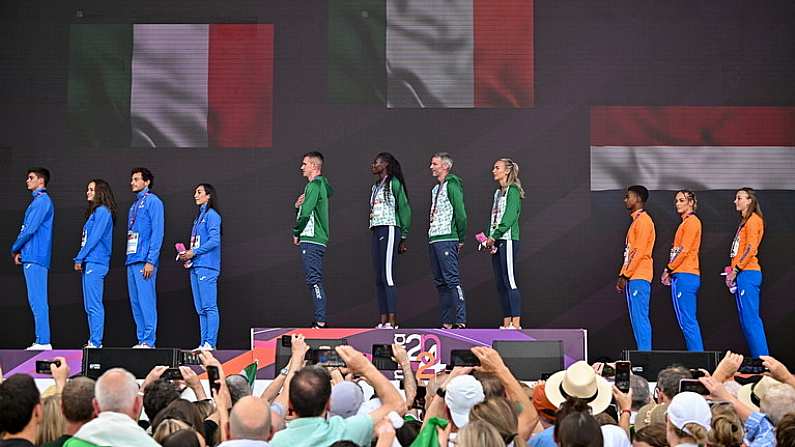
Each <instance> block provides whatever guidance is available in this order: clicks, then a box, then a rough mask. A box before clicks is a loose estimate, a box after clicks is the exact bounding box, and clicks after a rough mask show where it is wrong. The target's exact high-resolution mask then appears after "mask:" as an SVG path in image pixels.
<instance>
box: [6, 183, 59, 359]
mask: <svg viewBox="0 0 795 447" xmlns="http://www.w3.org/2000/svg"><path fill="white" fill-rule="evenodd" d="M49 181H50V171H48V170H47V169H45V168H30V169H28V172H27V178H26V179H25V186H27V188H28V191H30V192H31V194H32V195H33V200H32V201H31V202H30V205H28V208H27V209H26V210H25V219H24V220H23V221H22V228H21V229H20V230H19V236H17V239H16V240H15V241H14V244H13V245H12V246H11V257H12V258H13V260H14V263H15V264H16V265H21V266H22V272H23V273H24V274H25V284H26V285H27V288H28V304H30V310H31V311H33V323H34V325H35V328H36V341H34V342H33V344H32V345H30V346H28V347H27V349H28V350H29V351H44V350H50V349H52V345H51V344H50V308H49V304H47V274H48V273H49V271H50V259H51V258H52V222H53V219H54V218H55V208H54V207H53V204H52V199H50V195H49V194H47V183H48V182H49Z"/></svg>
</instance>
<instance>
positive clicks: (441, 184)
mask: <svg viewBox="0 0 795 447" xmlns="http://www.w3.org/2000/svg"><path fill="white" fill-rule="evenodd" d="M446 183H447V180H445V181H443V182H442V183H439V184H438V185H437V189H436V195H435V196H434V197H433V203H432V204H431V222H433V217H434V216H435V215H436V205H437V202H438V201H439V194H440V193H441V192H442V188H443V187H444V185H445V184H446Z"/></svg>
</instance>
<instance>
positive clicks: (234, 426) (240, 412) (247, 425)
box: [229, 396, 271, 441]
mask: <svg viewBox="0 0 795 447" xmlns="http://www.w3.org/2000/svg"><path fill="white" fill-rule="evenodd" d="M229 436H230V437H231V439H250V440H258V441H267V440H268V439H269V438H270V436H271V409H270V405H268V401H266V400H264V399H259V398H257V397H254V396H246V397H243V398H241V399H240V400H239V401H237V403H236V404H235V406H234V407H232V412H231V413H230V414H229Z"/></svg>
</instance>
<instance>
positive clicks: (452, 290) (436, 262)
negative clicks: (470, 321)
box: [428, 241, 467, 324]
mask: <svg viewBox="0 0 795 447" xmlns="http://www.w3.org/2000/svg"><path fill="white" fill-rule="evenodd" d="M428 251H429V252H430V256H431V269H432V270H433V283H434V284H435V285H436V290H437V292H438V293H439V307H440V310H441V315H440V318H441V320H442V324H453V323H461V324H465V323H466V321H467V316H466V301H465V300H464V290H463V289H462V288H461V277H460V275H459V272H458V241H438V242H433V243H431V244H430V245H428ZM453 313H455V315H453Z"/></svg>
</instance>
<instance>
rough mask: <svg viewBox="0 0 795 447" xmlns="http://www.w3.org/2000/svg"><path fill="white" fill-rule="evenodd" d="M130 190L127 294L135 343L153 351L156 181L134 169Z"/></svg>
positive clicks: (159, 219) (158, 241)
mask: <svg viewBox="0 0 795 447" xmlns="http://www.w3.org/2000/svg"><path fill="white" fill-rule="evenodd" d="M130 175H131V179H130V188H131V189H132V192H134V193H135V202H133V204H132V206H130V211H129V215H128V218H127V261H126V262H125V265H126V266H127V290H128V291H129V293H130V306H131V307H132V314H133V319H134V320H135V330H136V335H137V337H138V343H137V344H136V345H135V346H133V348H142V349H147V348H154V347H155V341H156V337H157V288H156V284H157V269H158V266H159V264H160V248H161V247H162V246H163V227H164V218H163V202H162V201H160V198H159V197H157V196H156V195H155V194H154V193H153V192H152V191H150V190H149V188H151V187H152V186H153V185H154V181H155V177H154V176H153V175H152V173H151V172H150V171H149V170H148V169H146V168H133V170H132V172H131V173H130Z"/></svg>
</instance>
